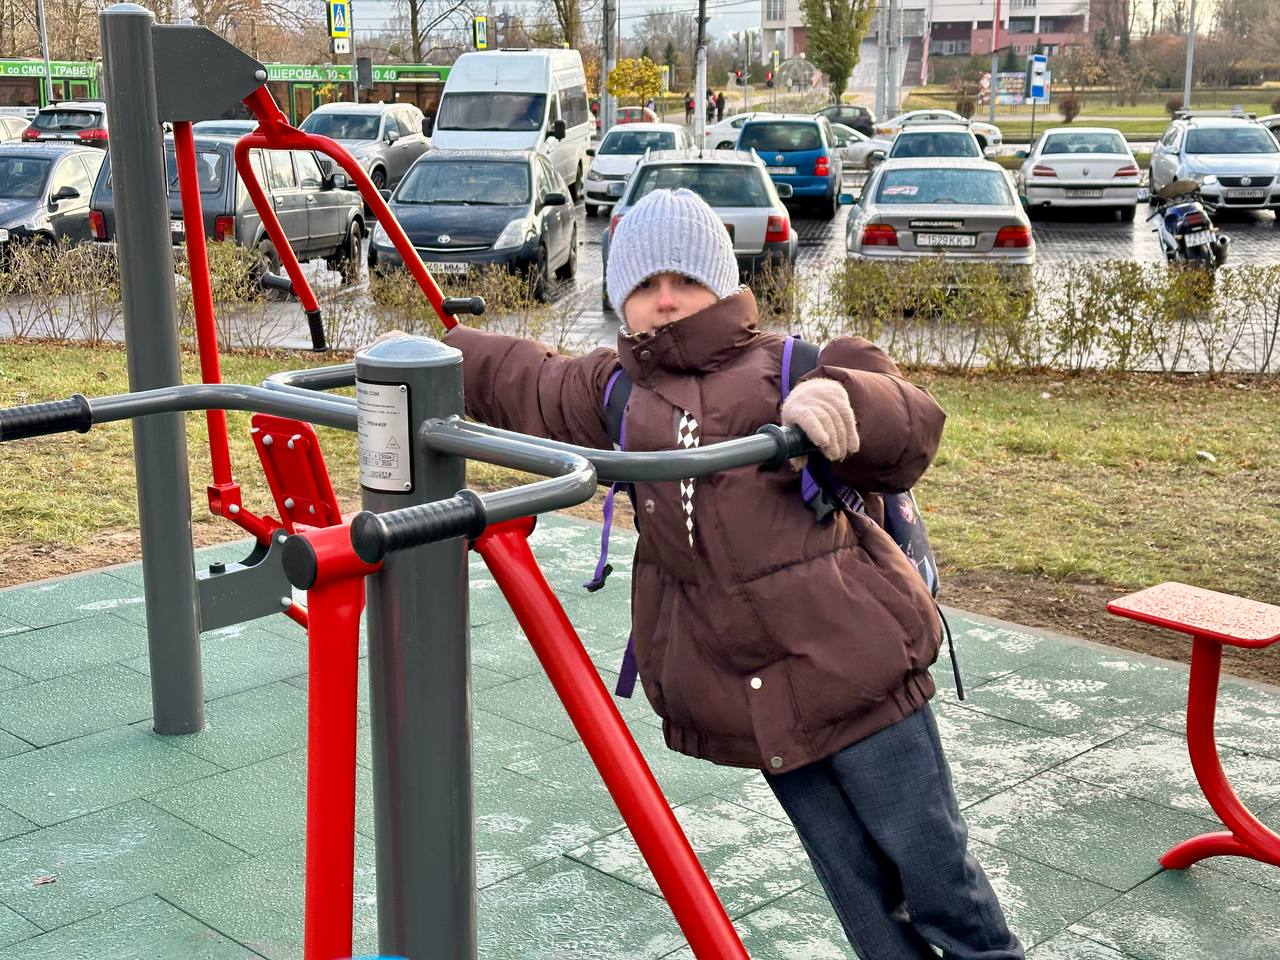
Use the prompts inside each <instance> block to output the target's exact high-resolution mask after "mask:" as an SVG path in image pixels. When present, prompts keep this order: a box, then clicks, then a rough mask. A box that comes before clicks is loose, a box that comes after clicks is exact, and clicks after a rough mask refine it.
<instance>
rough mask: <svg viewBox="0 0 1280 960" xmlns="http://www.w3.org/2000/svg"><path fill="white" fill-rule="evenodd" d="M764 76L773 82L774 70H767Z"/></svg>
mask: <svg viewBox="0 0 1280 960" xmlns="http://www.w3.org/2000/svg"><path fill="white" fill-rule="evenodd" d="M764 78H765V80H767V81H768V82H769V83H773V71H772V70H767V71H765V75H764Z"/></svg>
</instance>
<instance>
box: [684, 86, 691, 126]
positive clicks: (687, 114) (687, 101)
mask: <svg viewBox="0 0 1280 960" xmlns="http://www.w3.org/2000/svg"><path fill="white" fill-rule="evenodd" d="M684 123H685V126H688V125H689V124H691V123H693V94H692V93H686V94H685V95H684Z"/></svg>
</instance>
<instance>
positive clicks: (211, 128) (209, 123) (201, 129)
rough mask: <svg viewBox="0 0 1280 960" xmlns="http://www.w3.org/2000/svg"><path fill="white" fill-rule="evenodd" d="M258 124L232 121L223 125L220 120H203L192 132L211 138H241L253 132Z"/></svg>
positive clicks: (194, 125)
mask: <svg viewBox="0 0 1280 960" xmlns="http://www.w3.org/2000/svg"><path fill="white" fill-rule="evenodd" d="M256 126H257V124H256V123H254V122H253V121H252V120H231V121H228V122H226V123H223V122H222V121H220V120H202V121H200V122H199V123H197V124H193V125H192V127H191V130H192V132H193V133H195V134H197V135H199V134H204V135H205V136H209V137H226V136H232V137H239V136H242V135H244V134H246V133H250V132H252V131H253V129H254V127H256Z"/></svg>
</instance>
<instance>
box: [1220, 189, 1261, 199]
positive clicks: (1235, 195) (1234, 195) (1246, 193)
mask: <svg viewBox="0 0 1280 960" xmlns="http://www.w3.org/2000/svg"><path fill="white" fill-rule="evenodd" d="M1266 195H1267V191H1266V190H1262V189H1255V188H1250V189H1248V190H1228V191H1227V196H1228V197H1229V198H1230V199H1232V200H1261V199H1262V198H1263V197H1265V196H1266Z"/></svg>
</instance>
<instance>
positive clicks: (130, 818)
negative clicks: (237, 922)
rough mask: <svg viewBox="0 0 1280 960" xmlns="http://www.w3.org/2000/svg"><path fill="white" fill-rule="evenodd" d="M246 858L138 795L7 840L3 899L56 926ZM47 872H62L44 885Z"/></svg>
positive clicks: (0, 874) (0, 886) (0, 885)
mask: <svg viewBox="0 0 1280 960" xmlns="http://www.w3.org/2000/svg"><path fill="white" fill-rule="evenodd" d="M243 859H245V854H244V853H242V852H241V851H239V850H237V849H235V848H234V847H232V846H229V845H227V844H225V843H222V842H221V841H219V840H216V839H214V838H213V837H211V836H209V835H208V834H206V833H202V832H201V831H199V830H197V829H196V828H195V827H192V826H190V825H188V824H186V823H183V822H182V821H181V820H178V819H176V818H175V817H171V816H169V815H168V814H167V813H164V812H162V811H160V810H157V809H156V808H155V807H153V806H152V805H151V804H149V803H147V802H145V801H143V800H133V801H130V802H128V803H124V804H121V805H120V806H118V807H113V808H111V809H110V810H103V811H100V812H98V813H94V814H90V815H89V816H87V817H81V818H79V819H77V820H72V821H70V822H69V823H62V824H58V825H57V826H54V827H47V828H45V829H43V830H37V831H35V832H33V833H27V834H24V835H22V836H20V837H17V838H15V839H12V840H6V841H4V842H3V843H0V901H3V902H4V903H6V904H8V905H9V906H10V907H12V908H13V909H15V910H17V911H18V912H19V913H21V914H22V915H23V916H24V917H26V918H27V919H29V920H31V921H33V922H34V923H37V924H39V925H40V926H41V927H42V928H44V929H46V930H52V929H53V928H55V927H60V926H63V925H64V924H68V923H74V922H75V921H77V920H82V919H84V918H85V917H89V916H92V915H93V914H95V913H101V912H102V911H103V910H107V909H110V908H112V907H118V906H121V905H122V904H125V903H128V902H130V901H132V900H136V899H137V898H139V897H141V896H144V895H146V894H149V893H157V892H159V891H161V890H163V889H165V888H166V886H167V885H169V884H170V883H172V882H176V881H178V880H180V879H181V878H183V877H186V876H189V875H191V874H194V873H197V872H200V871H206V870H216V869H218V868H219V867H223V866H227V865H229V864H232V863H236V862H238V861H240V860H243ZM47 877H54V878H56V879H55V880H54V881H52V882H46V883H42V884H39V885H37V881H39V880H40V879H42V878H47Z"/></svg>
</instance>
